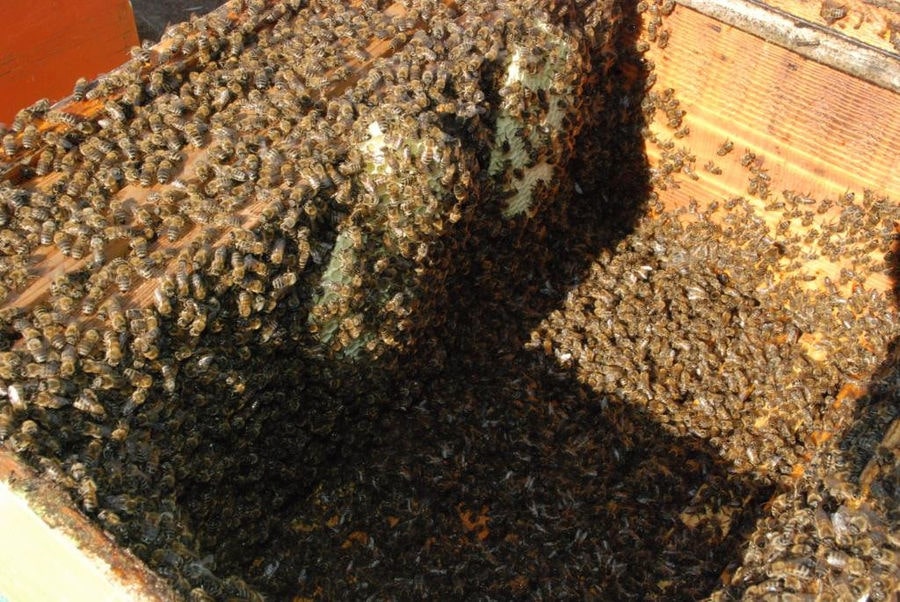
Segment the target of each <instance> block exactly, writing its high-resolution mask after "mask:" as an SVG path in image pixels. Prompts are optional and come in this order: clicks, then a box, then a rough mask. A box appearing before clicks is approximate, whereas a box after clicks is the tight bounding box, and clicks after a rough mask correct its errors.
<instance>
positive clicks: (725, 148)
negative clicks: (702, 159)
mask: <svg viewBox="0 0 900 602" xmlns="http://www.w3.org/2000/svg"><path fill="white" fill-rule="evenodd" d="M733 148H734V142H732V141H731V140H726V141H725V142H723V143H722V144H720V145H719V148H718V150H716V154H717V155H719V156H720V157H724V156H725V155H727V154H728V153H730V152H731V151H732V149H733Z"/></svg>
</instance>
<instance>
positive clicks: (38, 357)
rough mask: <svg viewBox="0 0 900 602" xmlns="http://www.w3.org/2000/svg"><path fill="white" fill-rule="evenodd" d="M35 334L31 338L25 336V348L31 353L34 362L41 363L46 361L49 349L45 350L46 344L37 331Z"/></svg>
mask: <svg viewBox="0 0 900 602" xmlns="http://www.w3.org/2000/svg"><path fill="white" fill-rule="evenodd" d="M32 330H33V329H32ZM35 333H36V334H34V335H33V336H27V335H26V338H25V348H26V349H27V350H28V352H29V353H31V355H32V357H34V361H36V362H38V363H43V362H46V361H47V355H48V353H49V349H48V348H47V344H46V342H45V341H44V338H43V336H41V334H40V333H39V332H38V331H35Z"/></svg>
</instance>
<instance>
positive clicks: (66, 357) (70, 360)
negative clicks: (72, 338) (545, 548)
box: [59, 344, 78, 378]
mask: <svg viewBox="0 0 900 602" xmlns="http://www.w3.org/2000/svg"><path fill="white" fill-rule="evenodd" d="M77 359H78V352H77V351H76V349H75V347H74V345H71V344H67V345H66V346H65V347H63V349H62V351H61V352H60V357H59V375H60V376H62V377H63V378H69V377H71V376H72V375H73V374H74V373H75V367H76V362H77Z"/></svg>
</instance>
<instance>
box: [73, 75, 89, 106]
mask: <svg viewBox="0 0 900 602" xmlns="http://www.w3.org/2000/svg"><path fill="white" fill-rule="evenodd" d="M89 87H90V82H89V81H88V80H87V78H84V77H79V78H78V79H76V80H75V85H74V87H73V88H72V98H73V99H75V100H77V101H78V102H81V101H82V100H84V96H85V94H87V91H88V88H89Z"/></svg>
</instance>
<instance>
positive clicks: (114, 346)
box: [103, 330, 122, 366]
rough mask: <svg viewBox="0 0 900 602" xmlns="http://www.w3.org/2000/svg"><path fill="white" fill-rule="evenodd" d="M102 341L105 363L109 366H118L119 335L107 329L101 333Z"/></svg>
mask: <svg viewBox="0 0 900 602" xmlns="http://www.w3.org/2000/svg"><path fill="white" fill-rule="evenodd" d="M103 343H104V346H105V349H106V363H107V364H109V365H110V366H118V365H119V363H120V362H121V361H122V346H121V345H120V343H119V335H118V334H116V333H115V332H113V331H111V330H108V331H106V332H104V333H103Z"/></svg>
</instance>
